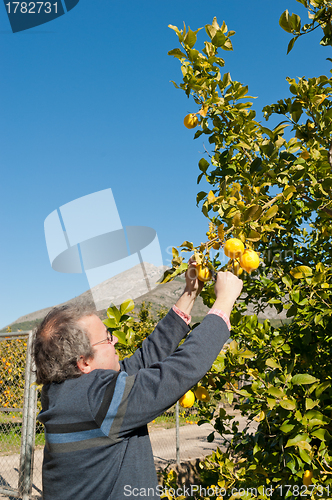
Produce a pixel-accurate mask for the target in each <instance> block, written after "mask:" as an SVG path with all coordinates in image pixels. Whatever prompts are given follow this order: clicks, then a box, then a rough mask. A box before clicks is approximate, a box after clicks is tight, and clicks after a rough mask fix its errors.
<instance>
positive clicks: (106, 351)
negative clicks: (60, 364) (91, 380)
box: [78, 314, 120, 373]
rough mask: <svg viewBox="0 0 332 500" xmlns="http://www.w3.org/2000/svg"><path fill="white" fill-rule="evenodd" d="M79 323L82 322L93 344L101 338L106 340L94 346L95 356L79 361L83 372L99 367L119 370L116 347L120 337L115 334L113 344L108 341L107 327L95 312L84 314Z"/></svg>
mask: <svg viewBox="0 0 332 500" xmlns="http://www.w3.org/2000/svg"><path fill="white" fill-rule="evenodd" d="M78 323H79V324H81V325H82V326H83V327H84V329H85V331H86V332H87V334H88V336H89V339H90V342H91V345H93V344H96V343H97V342H100V341H101V340H105V342H102V343H100V344H97V345H95V346H93V347H92V349H93V350H94V358H92V359H91V358H90V359H87V360H81V362H79V363H78V367H79V368H80V370H81V371H82V372H83V373H89V372H91V371H92V370H96V369H97V368H102V369H104V370H115V371H119V370H120V364H119V356H118V355H117V354H116V352H115V347H114V346H115V344H116V343H117V341H118V339H117V338H116V337H115V336H113V342H112V343H111V344H110V343H109V342H106V339H107V328H106V326H105V325H104V323H103V322H102V321H101V320H100V319H99V318H98V316H96V315H95V314H92V315H91V316H84V317H83V318H81V319H80V320H79V321H78Z"/></svg>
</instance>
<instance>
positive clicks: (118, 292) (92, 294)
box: [0, 263, 286, 331]
mask: <svg viewBox="0 0 332 500" xmlns="http://www.w3.org/2000/svg"><path fill="white" fill-rule="evenodd" d="M165 269H166V266H161V267H155V266H153V265H152V264H148V263H144V267H143V272H142V265H141V264H138V265H137V266H135V267H133V268H132V269H130V270H127V271H124V272H122V273H120V274H118V275H116V276H114V277H113V278H110V279H108V280H106V281H104V282H103V283H100V284H99V285H97V286H96V287H94V288H92V289H91V290H90V289H89V290H87V291H86V292H84V293H82V294H81V295H79V296H78V297H75V298H73V299H71V300H68V301H67V302H63V303H62V304H58V305H64V304H73V305H75V304H79V303H82V302H87V303H90V304H92V305H93V304H94V303H95V304H98V305H99V307H98V312H97V314H98V316H99V317H100V318H101V319H105V318H106V317H107V316H106V309H107V307H109V306H110V305H111V302H113V304H115V305H117V306H119V305H120V304H121V303H122V302H123V301H124V300H126V299H129V298H132V299H133V300H134V303H135V309H134V311H136V312H137V311H138V310H139V307H140V305H141V304H142V302H143V301H144V302H145V303H147V302H151V311H152V313H153V314H154V315H156V312H157V311H158V310H159V309H160V308H167V309H170V308H171V307H172V306H173V305H174V304H175V302H176V301H177V300H178V298H179V297H180V296H181V294H182V292H183V289H184V286H185V279H184V277H177V278H176V279H175V280H174V281H171V282H169V283H165V284H162V285H161V284H158V285H157V286H155V284H156V281H157V280H158V279H159V277H160V276H161V275H162V273H163V272H164V270H165ZM153 286H155V288H153ZM149 289H150V290H149ZM53 307H54V306H51V307H47V308H44V309H40V310H39V311H35V312H32V313H30V314H26V315H24V316H21V317H20V318H18V319H17V320H16V321H14V322H13V323H11V324H10V325H8V326H9V327H10V328H11V329H12V331H17V330H31V329H33V328H34V327H35V326H36V325H37V324H38V323H39V322H40V320H41V319H42V318H44V316H46V314H47V313H48V312H49V311H50V310H51V309H52V308H53ZM208 311H209V308H208V307H207V306H205V305H204V304H203V300H202V298H201V297H198V298H197V299H196V301H195V304H194V307H193V309H192V312H191V316H192V323H195V322H197V321H201V320H202V319H203V317H204V316H205V315H206V314H207V312H208ZM285 313H286V311H284V312H283V313H281V314H277V311H276V309H275V308H274V307H268V308H266V309H265V310H264V312H263V313H260V314H259V319H260V320H264V319H266V318H268V319H270V320H274V322H275V321H278V320H281V319H282V320H284V319H285V317H286V314H285ZM246 314H254V311H253V306H251V305H249V306H248V311H247V313H246ZM6 329H7V326H6V327H4V328H3V329H2V330H0V331H6Z"/></svg>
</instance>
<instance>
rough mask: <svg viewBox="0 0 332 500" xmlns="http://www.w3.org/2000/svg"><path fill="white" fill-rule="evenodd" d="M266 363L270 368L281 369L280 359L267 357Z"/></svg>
mask: <svg viewBox="0 0 332 500" xmlns="http://www.w3.org/2000/svg"><path fill="white" fill-rule="evenodd" d="M265 364H266V366H269V367H270V368H278V370H281V366H280V364H279V363H278V361H276V360H275V359H273V358H269V359H267V360H266V361H265Z"/></svg>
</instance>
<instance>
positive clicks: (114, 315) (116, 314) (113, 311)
mask: <svg viewBox="0 0 332 500" xmlns="http://www.w3.org/2000/svg"><path fill="white" fill-rule="evenodd" d="M106 312H107V316H108V318H109V319H114V321H115V322H116V324H117V325H118V324H119V321H120V318H121V313H120V311H119V309H118V308H117V307H116V306H112V307H109V308H108V309H107V311H106Z"/></svg>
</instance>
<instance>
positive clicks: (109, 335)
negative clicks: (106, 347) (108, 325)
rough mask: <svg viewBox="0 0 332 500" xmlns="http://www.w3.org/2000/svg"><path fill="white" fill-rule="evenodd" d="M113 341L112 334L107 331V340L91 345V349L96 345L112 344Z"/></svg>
mask: <svg viewBox="0 0 332 500" xmlns="http://www.w3.org/2000/svg"><path fill="white" fill-rule="evenodd" d="M113 339H114V336H113V334H112V333H111V332H110V331H109V330H107V338H106V339H104V340H99V342H96V343H95V344H91V347H93V346H94V345H97V344H104V343H107V344H113Z"/></svg>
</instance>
